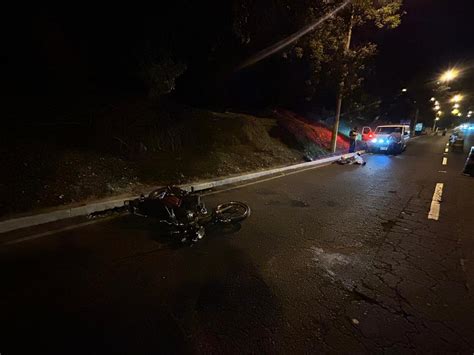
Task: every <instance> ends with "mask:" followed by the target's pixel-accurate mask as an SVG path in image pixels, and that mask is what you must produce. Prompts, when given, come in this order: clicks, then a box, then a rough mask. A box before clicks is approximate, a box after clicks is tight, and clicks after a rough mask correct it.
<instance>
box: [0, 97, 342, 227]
mask: <svg viewBox="0 0 474 355" xmlns="http://www.w3.org/2000/svg"><path fill="white" fill-rule="evenodd" d="M138 108H139V109H138ZM157 118H158V117H157V113H156V112H154V110H153V108H152V107H146V106H145V107H143V105H140V106H138V104H137V105H136V107H133V106H130V105H127V106H126V107H118V108H117V107H116V108H114V110H113V111H111V112H108V113H106V114H105V115H104V116H103V117H101V118H100V120H99V123H97V124H95V125H94V127H87V128H82V130H81V131H80V133H78V130H77V129H72V130H61V129H60V130H54V129H51V128H48V127H46V128H45V127H43V128H41V129H38V130H35V132H33V133H32V132H29V133H28V134H23V135H22V137H21V138H20V139H15V140H13V139H6V140H4V142H5V143H6V144H3V145H2V148H1V150H2V151H1V159H2V162H1V165H2V172H1V174H0V218H1V217H5V216H8V215H11V214H15V213H21V212H30V211H35V210H40V209H43V208H47V207H52V206H58V205H67V204H74V203H79V202H83V201H87V200H93V199H97V198H103V197H107V196H112V195H117V194H122V193H130V192H133V193H136V192H140V191H145V190H147V189H148V187H149V186H156V185H161V184H180V183H185V182H189V181H195V180H199V179H209V178H214V177H223V176H228V175H232V174H239V173H243V172H249V171H255V170H261V169H265V168H269V167H275V166H282V165H287V164H292V163H298V162H301V161H303V160H304V159H305V156H311V157H316V156H322V155H326V154H328V153H327V149H326V148H327V147H328V144H329V139H330V135H328V134H329V133H330V131H329V130H328V128H327V127H324V126H322V125H318V124H310V123H309V122H305V121H304V120H303V119H301V118H300V117H297V116H296V115H293V114H291V113H289V112H279V113H278V114H277V115H275V117H274V118H262V117H254V116H250V115H244V114H237V113H230V112H227V113H216V112H210V111H202V110H194V109H193V110H190V109H189V110H185V111H182V112H180V113H179V115H175V116H173V117H172V119H171V118H170V117H168V118H167V119H164V120H163V119H161V120H158V119H157ZM158 122H159V123H158ZM328 132H329V133H328ZM23 133H24V132H23ZM78 135H80V137H81V138H80V139H79V140H78V139H77V137H78ZM78 141H79V142H78ZM345 144H346V141H345V139H344V138H342V137H340V138H339V140H338V145H339V147H340V148H342V149H344V148H345Z"/></svg>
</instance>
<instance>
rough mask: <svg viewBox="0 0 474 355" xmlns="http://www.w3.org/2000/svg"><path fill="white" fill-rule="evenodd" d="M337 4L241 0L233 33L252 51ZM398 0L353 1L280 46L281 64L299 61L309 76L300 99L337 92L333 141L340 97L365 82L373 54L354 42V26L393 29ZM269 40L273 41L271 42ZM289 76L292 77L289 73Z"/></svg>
mask: <svg viewBox="0 0 474 355" xmlns="http://www.w3.org/2000/svg"><path fill="white" fill-rule="evenodd" d="M342 3H343V1H341V0H339V1H337V0H333V1H331V0H302V1H298V2H297V3H294V2H292V1H290V0H263V1H261V0H259V1H256V0H243V1H242V0H241V1H238V6H236V12H235V24H234V30H235V33H236V35H237V36H238V37H239V38H240V39H241V41H242V43H244V44H246V45H247V46H249V47H251V46H252V43H258V44H260V48H262V47H263V46H262V45H261V43H265V42H267V43H266V45H268V42H269V41H270V38H272V37H273V38H277V40H278V39H281V38H282V37H285V36H286V35H288V34H289V33H292V32H294V31H296V30H298V29H299V28H301V27H303V26H305V25H308V24H311V23H315V22H316V21H317V20H318V19H319V18H321V17H322V16H324V15H325V14H328V13H330V12H331V11H333V10H334V9H335V8H337V7H339V6H341V4H342ZM401 6H402V0H352V1H351V2H350V3H348V6H346V8H345V9H344V10H343V11H340V12H338V13H337V14H335V15H334V16H332V17H331V18H329V19H327V20H326V21H325V22H324V23H322V24H321V26H319V27H317V28H316V29H315V30H314V31H313V32H311V33H309V34H308V35H306V36H304V37H302V38H301V39H299V40H298V41H296V42H295V43H293V44H292V45H291V46H288V47H287V48H285V50H284V51H283V52H282V54H281V60H283V61H286V62H287V63H288V64H294V62H295V61H303V62H305V63H306V64H307V65H308V66H309V67H310V70H309V73H310V75H309V77H307V78H306V80H304V82H302V83H301V85H300V86H301V87H306V89H307V90H306V92H304V95H305V97H306V98H307V99H308V100H311V98H312V97H314V96H317V95H318V94H321V93H322V92H324V91H328V89H329V90H330V91H335V92H337V96H338V99H337V110H336V120H335V125H334V126H335V127H334V128H335V129H334V132H335V133H334V135H333V138H335V137H336V133H337V128H338V122H339V118H340V112H341V106H342V98H343V97H348V96H349V94H350V93H352V92H353V91H354V90H355V89H356V88H358V87H359V86H360V85H361V84H362V82H363V79H364V73H365V71H366V70H367V62H368V60H369V59H370V58H371V57H373V56H374V55H375V54H376V52H377V47H376V45H375V44H373V43H367V42H364V41H363V40H361V39H360V38H357V41H356V44H355V45H353V40H352V38H353V32H354V31H355V30H357V29H358V28H360V27H362V26H365V27H369V26H370V25H375V27H376V28H384V27H385V28H395V27H397V26H398V25H399V24H400V20H401ZM272 41H273V42H274V41H276V40H275V39H272ZM290 75H291V74H290Z"/></svg>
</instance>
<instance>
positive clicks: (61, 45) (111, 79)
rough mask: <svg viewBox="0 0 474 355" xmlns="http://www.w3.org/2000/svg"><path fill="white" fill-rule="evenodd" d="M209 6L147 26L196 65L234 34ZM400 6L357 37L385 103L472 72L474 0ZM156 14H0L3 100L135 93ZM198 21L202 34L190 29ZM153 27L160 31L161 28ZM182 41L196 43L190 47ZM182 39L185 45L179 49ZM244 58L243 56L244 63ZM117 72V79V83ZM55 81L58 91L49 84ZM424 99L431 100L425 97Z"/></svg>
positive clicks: (130, 10)
mask: <svg viewBox="0 0 474 355" xmlns="http://www.w3.org/2000/svg"><path fill="white" fill-rule="evenodd" d="M214 3H215V5H211V6H210V8H215V9H216V10H215V11H216V13H219V14H221V15H220V16H214V15H215V14H212V13H208V12H207V11H206V10H202V12H201V13H199V8H200V7H199V6H198V7H196V4H193V3H192V2H189V4H190V5H189V11H188V12H186V11H182V10H183V9H182V8H176V7H173V6H171V5H169V6H168V5H167V8H166V11H163V12H162V13H161V18H162V19H163V21H155V22H154V23H153V24H152V25H151V27H152V28H154V26H155V23H157V22H158V23H162V24H161V25H162V26H169V25H170V23H171V24H172V25H173V26H175V28H176V30H175V31H174V33H176V36H175V38H168V39H167V40H168V41H171V42H172V43H175V44H176V47H177V51H178V52H179V51H181V50H182V49H183V48H186V49H190V50H189V51H188V53H187V55H188V56H191V57H192V60H193V61H194V62H195V63H198V64H199V65H201V64H202V63H200V62H199V58H200V57H205V56H207V55H208V54H207V53H209V48H210V44H209V43H208V42H206V36H208V35H213V34H214V32H215V30H214V29H213V28H220V29H221V30H222V29H223V28H225V27H226V26H227V29H228V30H229V31H230V28H231V24H230V23H228V24H227V25H226V23H225V22H226V21H227V22H230V19H231V17H230V16H229V14H228V13H226V11H228V10H226V9H225V6H223V5H222V2H217V1H216V2H214ZM209 4H211V2H210V3H209ZM209 4H208V8H209ZM219 4H220V5H219ZM134 6H135V7H134ZM160 6H161V5H160ZM219 6H220V7H219ZM404 7H405V11H406V15H404V16H403V18H402V24H401V26H400V27H399V28H397V29H395V30H380V31H369V33H363V32H362V33H357V32H356V33H355V36H362V37H366V39H369V40H372V41H374V42H376V43H377V44H378V45H379V55H378V57H377V58H376V60H375V71H374V75H373V76H372V77H371V78H368V80H367V86H366V88H367V89H368V90H369V91H370V92H372V93H376V94H377V95H379V96H381V97H382V99H384V100H389V99H390V97H393V95H395V94H396V93H398V92H399V90H400V88H402V87H408V88H409V89H413V90H412V91H413V92H415V91H417V90H418V91H419V90H420V88H424V89H427V88H428V86H427V85H428V83H429V82H430V81H432V80H435V79H436V77H437V75H438V74H439V73H440V72H442V71H443V70H444V69H446V68H448V67H450V66H454V65H458V66H461V67H462V68H466V69H469V67H470V65H471V63H472V62H473V61H472V59H473V58H474V43H473V38H474V24H473V18H474V17H473V16H474V1H472V0H451V1H448V0H405V5H404ZM157 11H158V9H149V10H147V9H144V8H141V7H138V5H129V6H126V7H118V5H117V6H116V7H114V8H113V9H111V8H106V7H104V8H100V9H99V8H97V7H96V8H87V7H82V8H76V9H73V8H67V9H66V8H63V9H58V8H55V9H45V8H43V9H41V10H40V9H38V11H36V10H33V9H30V11H28V13H26V12H25V11H23V10H21V9H17V10H15V11H12V12H11V13H8V12H7V11H4V13H3V16H4V17H3V21H2V44H3V51H4V54H5V58H6V61H4V65H3V66H2V68H1V70H0V72H1V75H2V84H1V85H2V96H4V97H14V96H18V95H29V96H38V95H40V96H41V95H44V94H45V92H47V91H48V90H49V89H51V88H55V89H56V91H58V92H65V91H67V92H81V91H82V92H84V91H91V90H93V89H97V87H103V89H104V90H119V91H120V90H122V89H136V88H137V87H138V88H139V84H137V82H136V81H134V80H135V79H136V78H135V76H134V75H135V74H134V73H131V72H127V70H129V68H131V67H132V64H133V63H132V62H133V61H134V60H135V59H134V53H133V51H134V48H135V46H136V44H137V41H140V38H141V37H142V35H143V34H146V33H147V32H150V23H147V18H148V15H147V12H149V13H153V14H155V13H156V12H157ZM170 19H173V20H172V21H171V20H170ZM196 19H197V20H199V21H198V22H197V23H198V24H200V25H199V28H197V27H196V22H192V21H196ZM166 21H169V22H166ZM157 26H158V29H159V26H160V24H158V25H157ZM155 30H156V29H155ZM187 34H190V35H191V36H195V38H191V40H190V41H189V38H188V35H187ZM181 36H183V37H181ZM181 38H185V39H186V40H188V41H189V42H188V43H187V44H186V46H182V47H183V48H181V47H180V43H181V42H182V41H181ZM279 39H280V38H276V39H275V40H279ZM189 43H191V46H192V47H191V48H189V46H190V44H189ZM229 48H230V47H229ZM233 49H235V48H233ZM247 54H248V53H241V56H242V59H243V58H245V56H246V55H247ZM203 63H204V61H203ZM266 63H267V62H266V61H264V62H262V63H259V64H258V65H259V66H265V65H266ZM71 68H72V70H71ZM198 69H199V68H198ZM207 69H209V68H207ZM211 69H212V68H211ZM119 71H122V72H121V73H120V74H121V75H122V77H121V78H120V79H119V80H117V73H118V72H119ZM189 72H190V73H192V72H193V68H190V70H189ZM199 72H200V70H194V73H199ZM473 74H474V67H473V68H472V69H470V70H466V72H465V73H464V75H463V79H462V80H460V81H458V83H457V84H456V85H457V86H458V89H459V90H463V91H465V92H469V91H471V90H474V87H473V84H472V82H473V81H472V80H471V78H473V77H474V76H473ZM187 75H188V74H187ZM200 80H201V81H202V80H204V79H203V78H200ZM57 82H60V83H61V85H57V84H54V83H57ZM51 83H53V84H51ZM91 83H93V85H91ZM48 85H49V86H50V87H48ZM58 88H60V90H58ZM423 95H429V90H428V89H427V90H425V92H424V93H423ZM473 96H474V95H473ZM418 97H420V96H419V95H418Z"/></svg>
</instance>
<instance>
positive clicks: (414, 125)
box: [412, 107, 420, 136]
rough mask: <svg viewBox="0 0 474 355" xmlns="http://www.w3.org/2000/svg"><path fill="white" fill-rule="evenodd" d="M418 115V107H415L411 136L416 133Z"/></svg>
mask: <svg viewBox="0 0 474 355" xmlns="http://www.w3.org/2000/svg"><path fill="white" fill-rule="evenodd" d="M419 115H420V109H419V108H418V107H417V108H416V111H415V120H414V121H415V122H414V123H413V134H412V136H415V135H416V131H415V129H416V124H417V123H418V116H419Z"/></svg>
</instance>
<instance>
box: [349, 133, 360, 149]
mask: <svg viewBox="0 0 474 355" xmlns="http://www.w3.org/2000/svg"><path fill="white" fill-rule="evenodd" d="M358 135H359V133H357V127H354V128H352V129H351V131H350V132H349V153H354V152H355V149H356V140H357V136H358Z"/></svg>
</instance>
